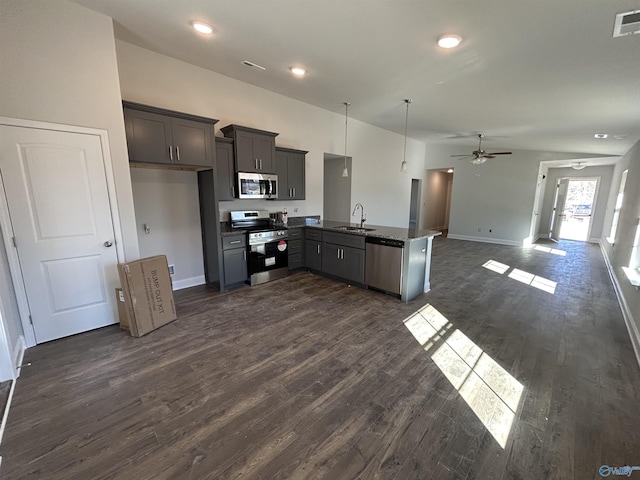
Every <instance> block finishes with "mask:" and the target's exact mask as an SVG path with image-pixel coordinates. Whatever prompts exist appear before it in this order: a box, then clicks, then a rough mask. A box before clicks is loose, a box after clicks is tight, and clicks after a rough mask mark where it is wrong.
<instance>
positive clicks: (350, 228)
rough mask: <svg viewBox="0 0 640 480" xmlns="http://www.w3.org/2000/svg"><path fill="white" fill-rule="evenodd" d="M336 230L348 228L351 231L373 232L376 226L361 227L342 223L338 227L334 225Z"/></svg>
mask: <svg viewBox="0 0 640 480" xmlns="http://www.w3.org/2000/svg"><path fill="white" fill-rule="evenodd" d="M334 228H335V229H336V230H348V231H350V232H373V231H374V230H375V228H364V227H363V228H360V227H352V226H351V225H340V226H338V227H334Z"/></svg>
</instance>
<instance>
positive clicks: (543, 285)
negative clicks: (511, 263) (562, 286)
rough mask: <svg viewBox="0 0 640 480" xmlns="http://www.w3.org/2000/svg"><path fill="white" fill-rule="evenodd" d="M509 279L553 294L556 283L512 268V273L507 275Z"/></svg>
mask: <svg viewBox="0 0 640 480" xmlns="http://www.w3.org/2000/svg"><path fill="white" fill-rule="evenodd" d="M508 276H509V278H513V279H514V280H517V281H518V282H521V283H524V284H526V285H530V286H532V287H535V288H538V289H540V290H543V291H545V292H548V293H551V294H552V295H553V294H555V291H556V286H557V285H558V283H557V282H554V281H553V280H549V279H548V278H544V277H540V276H538V275H534V274H533V273H529V272H525V271H524V270H519V269H517V268H514V269H513V271H512V272H511V273H510V274H509V275H508Z"/></svg>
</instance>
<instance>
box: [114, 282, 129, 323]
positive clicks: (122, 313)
mask: <svg viewBox="0 0 640 480" xmlns="http://www.w3.org/2000/svg"><path fill="white" fill-rule="evenodd" d="M116 304H117V305H118V320H120V328H121V329H122V330H126V331H127V332H130V331H131V321H130V320H129V312H128V311H127V304H126V303H125V297H124V292H123V291H122V289H121V288H116Z"/></svg>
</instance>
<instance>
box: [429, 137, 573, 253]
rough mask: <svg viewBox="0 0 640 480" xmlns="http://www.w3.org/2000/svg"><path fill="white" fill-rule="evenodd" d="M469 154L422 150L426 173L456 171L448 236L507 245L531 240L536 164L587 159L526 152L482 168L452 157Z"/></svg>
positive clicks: (448, 148) (442, 147) (438, 147)
mask: <svg viewBox="0 0 640 480" xmlns="http://www.w3.org/2000/svg"><path fill="white" fill-rule="evenodd" d="M491 148H497V149H500V147H499V146H492V147H491ZM471 149H473V147H472V146H471V147H469V148H467V149H465V148H462V147H460V146H458V147H452V146H447V145H435V144H428V145H427V146H426V156H425V164H424V168H426V169H436V168H450V167H454V168H455V174H454V175H455V177H454V178H455V181H454V183H453V193H452V198H451V214H450V220H449V237H451V238H461V239H469V240H478V241H485V242H493V243H502V244H507V245H522V244H523V243H524V242H525V241H526V240H527V239H528V238H529V236H530V231H531V216H532V215H531V214H532V211H533V201H534V197H535V190H536V183H537V178H538V170H539V166H540V162H542V161H550V160H566V159H574V158H585V155H584V154H581V153H575V154H571V153H558V152H534V151H527V150H520V151H514V152H513V155H509V156H501V157H496V158H493V159H489V160H487V162H486V163H484V164H482V165H472V164H471V163H470V162H468V161H466V160H459V159H455V158H451V155H458V154H464V153H469V151H470V150H471ZM489 230H491V231H489Z"/></svg>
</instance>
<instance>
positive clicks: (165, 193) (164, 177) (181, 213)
mask: <svg viewBox="0 0 640 480" xmlns="http://www.w3.org/2000/svg"><path fill="white" fill-rule="evenodd" d="M131 181H132V183H133V185H134V189H133V201H134V204H135V208H136V221H137V228H138V239H139V242H140V256H141V257H150V256H152V255H167V260H168V262H169V265H173V266H174V269H175V274H174V275H173V277H172V280H173V288H174V289H179V288H185V287H190V286H193V285H199V284H202V283H204V281H205V280H204V264H203V256H202V236H201V229H200V205H199V199H198V176H197V173H196V172H185V171H177V170H160V169H150V168H132V169H131ZM144 224H147V225H148V226H149V230H150V233H148V234H147V233H145V231H144V228H143V225H144Z"/></svg>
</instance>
